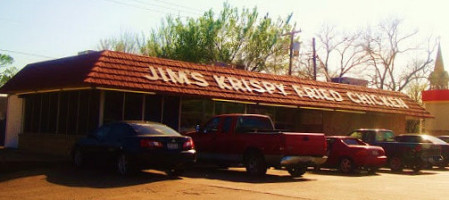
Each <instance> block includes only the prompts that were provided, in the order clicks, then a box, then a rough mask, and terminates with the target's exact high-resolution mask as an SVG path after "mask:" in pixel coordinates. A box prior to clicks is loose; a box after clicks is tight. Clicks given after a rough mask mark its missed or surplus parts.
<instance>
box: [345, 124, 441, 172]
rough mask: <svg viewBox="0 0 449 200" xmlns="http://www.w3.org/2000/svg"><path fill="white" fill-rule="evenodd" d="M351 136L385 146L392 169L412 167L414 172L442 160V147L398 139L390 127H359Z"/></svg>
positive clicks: (399, 169) (398, 169)
mask: <svg viewBox="0 0 449 200" xmlns="http://www.w3.org/2000/svg"><path fill="white" fill-rule="evenodd" d="M349 136H352V137H355V138H357V139H360V140H362V141H363V142H366V143H368V144H370V145H373V146H381V147H382V148H384V150H385V154H386V155H387V158H388V161H387V162H388V165H389V167H390V168H391V170H392V171H396V172H398V171H402V169H403V168H410V169H413V171H414V172H419V171H420V170H421V168H422V167H425V166H426V165H427V163H429V162H433V163H437V162H441V148H440V147H438V146H435V145H428V144H426V143H416V142H402V141H397V140H396V137H395V134H394V133H393V131H391V130H388V129H357V130H355V131H353V132H351V133H350V134H349Z"/></svg>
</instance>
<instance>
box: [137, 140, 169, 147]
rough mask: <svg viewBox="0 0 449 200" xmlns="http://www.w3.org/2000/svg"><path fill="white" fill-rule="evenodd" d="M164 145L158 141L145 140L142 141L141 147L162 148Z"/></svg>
mask: <svg viewBox="0 0 449 200" xmlns="http://www.w3.org/2000/svg"><path fill="white" fill-rule="evenodd" d="M162 146H163V144H162V143H161V142H158V141H154V140H149V139H143V140H140V147H142V148H161V147H162Z"/></svg>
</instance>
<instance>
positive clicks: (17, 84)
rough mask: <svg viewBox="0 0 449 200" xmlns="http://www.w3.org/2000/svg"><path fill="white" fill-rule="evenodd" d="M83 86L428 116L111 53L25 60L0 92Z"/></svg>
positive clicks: (355, 97) (229, 72) (283, 81)
mask: <svg viewBox="0 0 449 200" xmlns="http://www.w3.org/2000/svg"><path fill="white" fill-rule="evenodd" d="M173 74H174V75H173ZM169 75H173V76H170V77H169ZM85 87H92V88H97V87H103V88H114V89H125V90H133V91H142V92H155V93H161V94H173V95H187V96H197V97H206V98H219V99H228V100H237V101H246V102H254V103H266V104H276V105H287V106H298V107H314V108H325V109H331V110H347V111H362V112H380V113H391V114H403V115H407V116H415V117H431V115H430V113H429V112H427V111H426V110H425V109H424V108H422V107H421V106H420V105H419V104H417V103H416V102H415V101H413V100H412V99H410V98H409V97H408V96H407V95H405V94H403V93H400V92H393V91H386V90H378V89H371V88H366V87H361V86H353V85H346V84H338V83H328V82H320V81H312V80H303V79H300V78H297V77H293V76H280V75H273V74H266V73H256V72H249V71H244V70H239V69H232V68H227V67H217V66H209V65H200V64H195V63H189V62H182V61H176V60H169V59H161V58H155V57H147V56H139V55H134V54H128V53H121V52H114V51H101V52H94V53H89V54H85V55H79V56H73V57H67V58H62V59H57V60H51V61H45V62H40V63H34V64H29V65H27V66H26V67H25V68H24V69H22V70H21V71H20V72H19V73H18V74H17V75H16V76H14V78H13V79H11V80H10V81H9V82H7V83H6V84H5V85H4V86H3V87H2V88H1V89H0V92H1V93H8V94H20V93H27V92H36V91H45V90H58V89H67V88H85Z"/></svg>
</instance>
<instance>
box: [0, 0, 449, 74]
mask: <svg viewBox="0 0 449 200" xmlns="http://www.w3.org/2000/svg"><path fill="white" fill-rule="evenodd" d="M223 2H224V1H222V0H178V1H176V0H0V27H1V29H0V53H2V54H8V55H10V56H12V57H13V58H14V60H15V62H14V64H13V66H16V67H18V68H22V67H24V66H25V65H26V64H29V63H34V62H40V61H44V60H50V59H56V58H62V57H67V56H74V55H76V54H77V53H78V52H81V51H85V50H97V49H98V44H99V41H100V40H101V39H107V38H113V37H118V36H120V35H121V34H122V33H124V32H131V33H139V34H140V33H143V34H148V33H150V32H151V30H152V29H156V28H158V27H159V26H160V24H161V22H162V21H163V19H164V18H165V17H166V16H167V15H173V16H178V15H179V16H182V17H194V18H195V17H198V16H201V15H202V14H203V13H204V12H205V11H207V10H209V9H212V10H214V11H215V12H219V11H221V10H222V8H223ZM227 2H228V3H229V4H230V5H231V6H233V7H238V8H244V7H245V8H253V7H255V6H257V8H258V11H259V13H261V15H264V14H265V13H269V15H270V16H271V17H273V18H277V17H282V18H285V17H286V16H287V15H288V14H290V13H293V21H294V22H296V23H297V28H301V30H302V32H301V33H300V38H301V40H302V41H310V40H311V38H312V37H313V34H315V33H316V32H317V31H318V30H319V29H320V27H322V25H323V24H333V25H335V26H336V27H338V28H341V29H343V30H354V29H357V28H361V27H364V26H367V25H370V24H377V23H378V22H380V21H381V20H384V19H385V18H387V17H397V18H400V19H403V20H404V24H405V25H406V26H407V27H409V28H411V29H415V28H416V29H418V30H419V31H420V33H424V34H433V35H434V36H436V37H440V41H441V48H442V52H443V59H444V58H449V22H448V20H449V10H448V9H447V8H448V7H449V6H448V5H449V1H444V0H377V1H372V0H369V1H368V0H308V1H305V0H277V1H273V0H270V1H268V0H244V1H243V0H228V1H227ZM446 68H447V67H446Z"/></svg>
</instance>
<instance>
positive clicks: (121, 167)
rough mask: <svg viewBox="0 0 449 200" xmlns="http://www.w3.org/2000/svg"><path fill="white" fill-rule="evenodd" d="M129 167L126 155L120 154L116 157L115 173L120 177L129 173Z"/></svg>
mask: <svg viewBox="0 0 449 200" xmlns="http://www.w3.org/2000/svg"><path fill="white" fill-rule="evenodd" d="M131 171H132V170H131V166H130V163H129V158H128V156H127V155H126V154H124V153H120V154H119V155H118V156H117V172H118V173H119V174H120V175H128V174H130V172H131Z"/></svg>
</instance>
